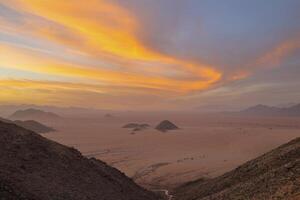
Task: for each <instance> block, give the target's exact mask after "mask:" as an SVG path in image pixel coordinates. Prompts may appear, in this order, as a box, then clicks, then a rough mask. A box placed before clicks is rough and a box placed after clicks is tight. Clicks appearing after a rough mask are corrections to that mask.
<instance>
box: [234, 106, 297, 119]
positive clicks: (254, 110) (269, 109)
mask: <svg viewBox="0 0 300 200" xmlns="http://www.w3.org/2000/svg"><path fill="white" fill-rule="evenodd" d="M235 114H240V115H258V116H274V117H277V116H294V117H298V116H299V117H300V104H297V105H294V106H290V107H287V108H279V107H274V106H267V105H256V106H253V107H250V108H248V109H246V110H242V111H240V112H237V113H235Z"/></svg>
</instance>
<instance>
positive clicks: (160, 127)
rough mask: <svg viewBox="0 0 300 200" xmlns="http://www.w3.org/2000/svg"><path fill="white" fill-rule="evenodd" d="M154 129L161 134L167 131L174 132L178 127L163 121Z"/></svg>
mask: <svg viewBox="0 0 300 200" xmlns="http://www.w3.org/2000/svg"><path fill="white" fill-rule="evenodd" d="M156 129H157V130H159V131H162V132H166V131H169V130H176V129H178V127H177V126H176V125H175V124H173V123H172V122H170V121H169V120H164V121H162V122H160V123H159V124H158V125H157V126H156Z"/></svg>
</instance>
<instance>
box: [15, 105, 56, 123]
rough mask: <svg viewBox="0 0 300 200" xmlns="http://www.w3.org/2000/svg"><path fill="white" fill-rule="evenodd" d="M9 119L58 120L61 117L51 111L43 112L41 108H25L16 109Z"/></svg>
mask: <svg viewBox="0 0 300 200" xmlns="http://www.w3.org/2000/svg"><path fill="white" fill-rule="evenodd" d="M9 118H10V119H14V120H38V121H45V120H46V121H49V120H51V121H52V120H58V119H60V118H61V117H60V116H59V115H57V114H55V113H52V112H45V111H43V110H38V109H33V108H30V109H26V110H18V111H16V112H14V113H13V114H12V115H11V116H10V117H9Z"/></svg>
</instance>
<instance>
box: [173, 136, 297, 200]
mask: <svg viewBox="0 0 300 200" xmlns="http://www.w3.org/2000/svg"><path fill="white" fill-rule="evenodd" d="M299 183H300V138H297V139H295V140H293V141H291V142H289V143H287V144H284V145H282V146H280V147H278V148H276V149H274V150H273V151H270V152H269V153H266V154H265V155H263V156H261V157H259V158H257V159H254V160H251V161H249V162H247V163H246V164H244V165H242V166H240V167H238V168H236V169H235V170H233V171H231V172H228V173H226V174H224V175H222V176H220V177H217V178H213V179H209V180H203V179H202V180H197V181H194V182H191V183H187V184H185V185H183V186H181V187H179V188H178V189H177V190H176V194H175V196H176V198H175V199H176V200H228V199H230V200H238V199H239V200H242V199H265V200H267V199H285V200H296V199H300V184H299Z"/></svg>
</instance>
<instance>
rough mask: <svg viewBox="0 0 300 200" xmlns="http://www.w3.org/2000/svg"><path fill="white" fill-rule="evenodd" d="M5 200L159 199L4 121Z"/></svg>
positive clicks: (1, 190)
mask: <svg viewBox="0 0 300 200" xmlns="http://www.w3.org/2000/svg"><path fill="white" fill-rule="evenodd" d="M0 197H1V198H0V199H5V200H156V199H157V198H156V196H155V195H154V194H153V193H151V192H148V191H146V190H144V189H143V188H141V187H139V186H138V185H136V184H135V183H134V182H133V181H132V180H131V179H129V178H127V177H126V176H125V175H124V174H122V173H121V172H120V171H118V170H117V169H114V168H112V167H110V166H108V165H107V164H105V163H104V162H101V161H99V160H96V159H88V158H85V157H83V156H82V155H81V154H80V153H79V152H78V151H77V150H75V149H73V148H68V147H66V146H63V145H60V144H58V143H56V142H53V141H50V140H48V139H45V138H44V137H42V136H40V135H38V134H36V133H34V132H31V131H28V130H26V129H24V128H21V127H18V126H16V125H14V124H9V123H4V122H0Z"/></svg>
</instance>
